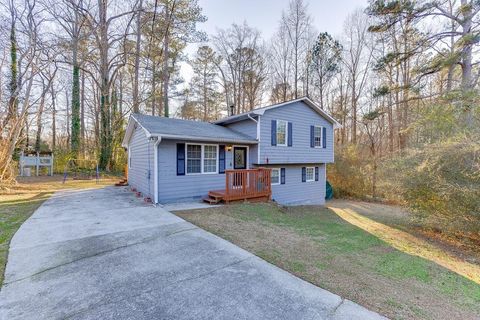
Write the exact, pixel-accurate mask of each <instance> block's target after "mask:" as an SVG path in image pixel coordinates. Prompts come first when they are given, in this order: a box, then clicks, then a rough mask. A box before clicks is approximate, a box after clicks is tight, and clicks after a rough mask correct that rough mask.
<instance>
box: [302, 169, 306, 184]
mask: <svg viewBox="0 0 480 320" xmlns="http://www.w3.org/2000/svg"><path fill="white" fill-rule="evenodd" d="M302 182H307V168H305V167H302Z"/></svg>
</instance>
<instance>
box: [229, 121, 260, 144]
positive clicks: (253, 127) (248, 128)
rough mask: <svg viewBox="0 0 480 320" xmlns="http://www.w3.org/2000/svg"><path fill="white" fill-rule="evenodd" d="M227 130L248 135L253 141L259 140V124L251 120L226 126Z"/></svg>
mask: <svg viewBox="0 0 480 320" xmlns="http://www.w3.org/2000/svg"><path fill="white" fill-rule="evenodd" d="M226 127H227V128H229V129H232V130H234V131H236V132H240V133H243V134H246V135H247V136H249V137H250V138H252V139H257V124H256V123H255V121H253V120H251V119H247V120H243V121H239V122H234V123H231V124H228V125H226Z"/></svg>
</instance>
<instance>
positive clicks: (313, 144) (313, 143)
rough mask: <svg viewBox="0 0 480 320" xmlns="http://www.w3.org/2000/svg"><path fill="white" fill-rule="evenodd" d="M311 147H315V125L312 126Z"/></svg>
mask: <svg viewBox="0 0 480 320" xmlns="http://www.w3.org/2000/svg"><path fill="white" fill-rule="evenodd" d="M310 147H311V148H314V147H315V126H310Z"/></svg>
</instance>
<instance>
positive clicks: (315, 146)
mask: <svg viewBox="0 0 480 320" xmlns="http://www.w3.org/2000/svg"><path fill="white" fill-rule="evenodd" d="M317 128H320V145H319V146H317V145H316V144H315V137H316V136H315V130H316V129H317ZM313 147H314V148H323V127H322V126H314V129H313Z"/></svg>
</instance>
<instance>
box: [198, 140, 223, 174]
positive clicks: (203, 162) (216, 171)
mask: <svg viewBox="0 0 480 320" xmlns="http://www.w3.org/2000/svg"><path fill="white" fill-rule="evenodd" d="M206 146H210V147H215V171H211V172H205V147H206ZM218 158H219V157H218V145H216V144H203V145H202V173H203V174H214V173H218V161H219V160H218ZM209 160H212V159H209Z"/></svg>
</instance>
